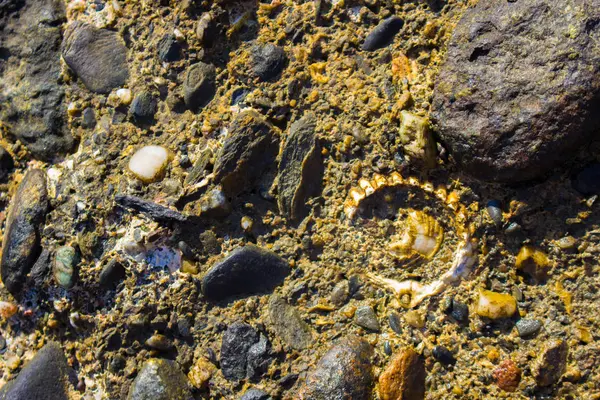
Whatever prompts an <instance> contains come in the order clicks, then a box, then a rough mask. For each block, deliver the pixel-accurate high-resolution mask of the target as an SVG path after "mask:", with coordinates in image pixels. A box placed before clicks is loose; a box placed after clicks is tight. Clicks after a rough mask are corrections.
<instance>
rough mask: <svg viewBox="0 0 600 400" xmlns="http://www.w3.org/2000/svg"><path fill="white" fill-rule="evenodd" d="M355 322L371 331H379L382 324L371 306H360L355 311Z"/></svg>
mask: <svg viewBox="0 0 600 400" xmlns="http://www.w3.org/2000/svg"><path fill="white" fill-rule="evenodd" d="M354 323H355V324H356V325H358V326H361V327H363V328H365V329H369V330H371V331H379V330H380V329H381V326H380V325H379V321H378V320H377V315H375V311H373V308H372V307H371V306H361V307H358V309H357V310H356V312H355V313H354Z"/></svg>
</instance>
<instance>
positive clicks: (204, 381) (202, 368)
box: [188, 357, 217, 389]
mask: <svg viewBox="0 0 600 400" xmlns="http://www.w3.org/2000/svg"><path fill="white" fill-rule="evenodd" d="M216 370H217V367H215V365H214V364H213V363H211V362H210V361H209V360H208V359H207V358H206V357H198V359H197V360H196V362H195V363H194V365H192V367H191V368H190V372H188V379H189V380H190V382H191V384H192V385H193V386H194V387H195V388H196V389H205V388H206V387H207V386H208V381H210V378H211V377H212V376H213V374H214V373H215V372H216Z"/></svg>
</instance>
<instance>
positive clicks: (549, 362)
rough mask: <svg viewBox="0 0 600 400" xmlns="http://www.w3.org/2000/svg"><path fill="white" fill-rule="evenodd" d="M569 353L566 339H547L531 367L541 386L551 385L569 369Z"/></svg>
mask: <svg viewBox="0 0 600 400" xmlns="http://www.w3.org/2000/svg"><path fill="white" fill-rule="evenodd" d="M568 354H569V349H568V347H567V342H565V341H564V340H562V339H551V340H549V341H545V342H544V343H543V344H542V349H541V351H540V352H539V355H538V357H537V359H536V360H535V361H534V363H533V366H532V368H531V372H532V375H533V378H534V379H535V381H536V383H537V384H538V385H539V386H550V385H553V384H555V383H556V382H558V380H559V379H560V377H561V376H562V375H563V374H564V373H565V371H566V369H567V356H568Z"/></svg>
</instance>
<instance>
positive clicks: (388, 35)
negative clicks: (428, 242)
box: [362, 16, 404, 51]
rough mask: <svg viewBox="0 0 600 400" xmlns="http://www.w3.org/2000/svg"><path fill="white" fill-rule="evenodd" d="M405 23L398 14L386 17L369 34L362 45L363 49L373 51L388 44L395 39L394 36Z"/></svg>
mask: <svg viewBox="0 0 600 400" xmlns="http://www.w3.org/2000/svg"><path fill="white" fill-rule="evenodd" d="M403 25H404V21H402V20H401V19H400V18H398V17H396V16H391V17H388V18H386V19H384V20H383V21H382V22H381V23H379V25H377V26H376V27H375V28H374V29H373V30H372V31H371V32H370V33H369V34H368V35H367V38H366V39H365V41H364V43H363V45H362V49H363V50H366V51H373V50H377V49H381V48H382V47H385V46H387V45H388V44H390V43H391V42H392V40H394V36H396V34H397V33H398V32H400V29H402V26H403Z"/></svg>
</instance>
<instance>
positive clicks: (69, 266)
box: [52, 246, 79, 289]
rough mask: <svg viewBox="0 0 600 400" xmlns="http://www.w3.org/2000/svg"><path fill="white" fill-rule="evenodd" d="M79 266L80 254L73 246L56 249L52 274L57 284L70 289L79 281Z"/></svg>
mask: <svg viewBox="0 0 600 400" xmlns="http://www.w3.org/2000/svg"><path fill="white" fill-rule="evenodd" d="M77 264H79V253H78V251H77V250H76V249H75V248H73V247H71V246H62V247H59V248H58V249H56V252H55V254H54V263H53V264H52V273H53V275H54V280H55V281H56V283H57V284H58V285H59V286H61V287H63V288H65V289H69V288H71V287H73V285H74V284H75V280H76V279H77Z"/></svg>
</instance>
